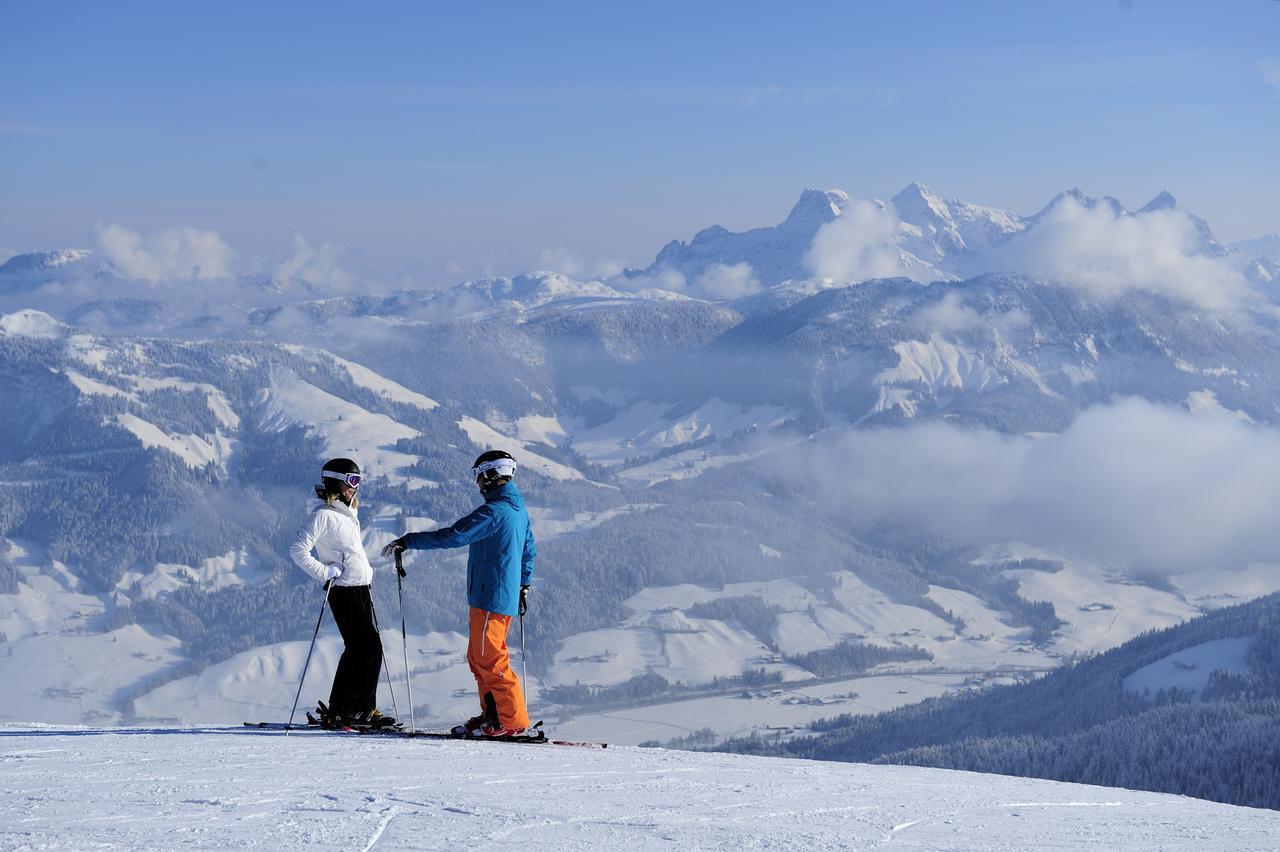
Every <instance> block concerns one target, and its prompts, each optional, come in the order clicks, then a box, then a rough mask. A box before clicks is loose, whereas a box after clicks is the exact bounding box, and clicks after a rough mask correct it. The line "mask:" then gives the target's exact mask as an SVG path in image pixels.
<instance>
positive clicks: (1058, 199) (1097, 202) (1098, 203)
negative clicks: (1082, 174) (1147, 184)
mask: <svg viewBox="0 0 1280 852" xmlns="http://www.w3.org/2000/svg"><path fill="white" fill-rule="evenodd" d="M1171 197H1172V196H1171ZM1067 201H1073V202H1075V203H1076V204H1078V205H1080V206H1081V207H1083V208H1084V209H1086V210H1093V209H1095V208H1098V207H1106V208H1108V209H1110V210H1111V212H1112V213H1113V214H1115V215H1116V216H1123V215H1125V214H1126V213H1128V212H1129V211H1127V210H1125V208H1124V205H1123V204H1121V203H1120V202H1119V201H1118V200H1117V199H1115V198H1112V197H1111V196H1110V195H1104V196H1102V197H1101V198H1094V197H1093V196H1092V195H1088V194H1086V193H1085V192H1084V191H1083V190H1081V189H1080V188H1079V187H1074V186H1073V187H1072V188H1071V189H1064V190H1063V191H1062V192H1059V193H1058V194H1057V195H1055V196H1054V197H1053V199H1052V200H1051V201H1050V202H1049V203H1048V204H1046V205H1045V206H1044V207H1043V208H1042V209H1041V210H1040V212H1038V213H1036V214H1035V215H1034V216H1031V217H1029V221H1031V222H1038V221H1040V220H1041V219H1043V218H1044V217H1045V216H1047V215H1049V213H1051V212H1052V211H1053V210H1055V209H1056V208H1057V207H1058V206H1060V205H1061V204H1063V203H1065V202H1067Z"/></svg>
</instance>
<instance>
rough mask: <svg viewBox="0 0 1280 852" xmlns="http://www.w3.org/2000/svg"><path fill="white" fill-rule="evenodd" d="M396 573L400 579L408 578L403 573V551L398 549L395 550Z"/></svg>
mask: <svg viewBox="0 0 1280 852" xmlns="http://www.w3.org/2000/svg"><path fill="white" fill-rule="evenodd" d="M396 571H397V572H398V573H399V574H400V576H401V577H407V576H408V575H407V574H405V572H404V551H403V550H399V549H397V550H396Z"/></svg>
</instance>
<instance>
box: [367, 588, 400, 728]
mask: <svg viewBox="0 0 1280 852" xmlns="http://www.w3.org/2000/svg"><path fill="white" fill-rule="evenodd" d="M369 612H371V613H373V629H374V630H376V631H378V648H379V649H380V650H381V651H382V673H383V674H385V675H386V676H387V692H390V693H391V709H392V710H393V711H395V714H396V721H397V722H398V721H400V707H399V706H398V705H397V704H396V691H395V689H394V688H393V687H392V686H391V669H390V668H388V667H387V647H386V646H385V645H383V644H382V628H381V627H380V626H378V611H377V610H376V609H374V607H373V590H372V589H370V591H369Z"/></svg>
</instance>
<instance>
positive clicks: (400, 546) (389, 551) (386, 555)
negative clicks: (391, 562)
mask: <svg viewBox="0 0 1280 852" xmlns="http://www.w3.org/2000/svg"><path fill="white" fill-rule="evenodd" d="M404 549H405V546H404V536H401V537H400V538H398V539H396V540H395V541H393V542H391V543H390V544H388V545H387V546H386V547H384V548H382V558H383V559H390V558H391V557H393V556H395V555H396V551H397V550H404Z"/></svg>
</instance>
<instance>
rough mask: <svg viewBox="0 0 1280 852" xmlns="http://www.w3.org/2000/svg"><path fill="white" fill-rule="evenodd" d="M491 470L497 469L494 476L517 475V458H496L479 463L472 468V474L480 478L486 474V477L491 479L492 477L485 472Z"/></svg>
mask: <svg viewBox="0 0 1280 852" xmlns="http://www.w3.org/2000/svg"><path fill="white" fill-rule="evenodd" d="M489 471H495V473H494V474H493V475H494V476H515V475H516V463H515V460H514V459H494V460H493V461H487V462H484V463H483V464H478V465H476V466H475V467H473V468H471V475H472V476H473V477H474V478H476V479H479V478H480V477H482V476H484V478H485V479H489V478H490V477H488V476H485V474H487V473H489Z"/></svg>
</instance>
